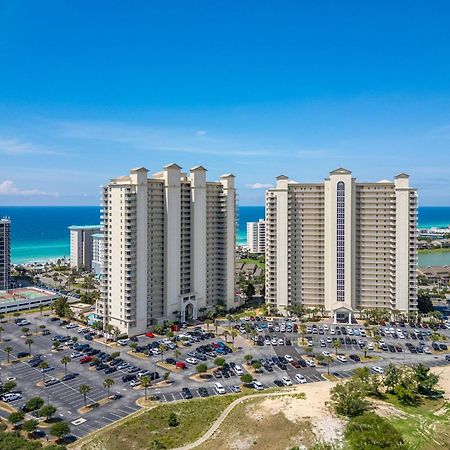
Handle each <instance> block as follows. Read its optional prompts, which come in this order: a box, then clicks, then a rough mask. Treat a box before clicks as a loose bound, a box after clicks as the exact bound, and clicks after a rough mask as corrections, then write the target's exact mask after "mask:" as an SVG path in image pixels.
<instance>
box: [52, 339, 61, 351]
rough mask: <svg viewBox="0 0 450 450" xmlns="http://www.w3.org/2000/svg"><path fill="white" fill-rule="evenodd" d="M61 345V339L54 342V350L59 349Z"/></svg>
mask: <svg viewBox="0 0 450 450" xmlns="http://www.w3.org/2000/svg"><path fill="white" fill-rule="evenodd" d="M59 347H61V342H59V341H55V342H53V348H54V350H58V349H59Z"/></svg>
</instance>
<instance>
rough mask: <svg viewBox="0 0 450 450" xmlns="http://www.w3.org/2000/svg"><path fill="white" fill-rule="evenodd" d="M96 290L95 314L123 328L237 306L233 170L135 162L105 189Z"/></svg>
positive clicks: (127, 330) (130, 331) (138, 328)
mask: <svg viewBox="0 0 450 450" xmlns="http://www.w3.org/2000/svg"><path fill="white" fill-rule="evenodd" d="M102 218H103V233H104V252H103V258H104V259H103V270H102V282H101V286H102V295H101V300H100V301H99V302H98V304H97V313H98V314H99V315H101V316H103V318H104V322H105V323H109V324H111V325H113V326H117V327H118V328H119V329H120V330H121V331H122V332H125V333H128V334H129V335H135V334H140V333H143V332H145V331H146V330H148V328H149V326H151V325H154V324H156V323H160V322H163V321H164V320H171V321H176V320H181V321H185V320H188V319H196V318H197V317H198V315H199V314H200V313H206V312H207V311H213V310H214V309H215V308H216V307H217V306H218V305H221V306H223V307H224V308H225V309H229V308H232V307H234V306H236V305H235V301H236V300H235V279H234V264H235V234H236V228H235V220H236V190H235V185H234V176H233V175H231V174H228V175H223V176H221V177H220V181H216V182H210V181H206V169H204V168H203V167H201V166H196V167H194V168H192V169H191V170H190V173H189V174H187V173H183V172H182V171H181V167H180V166H178V165H177V164H169V165H167V166H165V167H164V168H163V170H162V171H161V172H158V173H155V174H153V175H152V176H151V177H150V178H149V177H148V170H147V169H145V168H138V169H133V170H131V172H130V174H129V175H127V176H123V177H120V178H116V179H112V180H111V182H110V183H109V184H108V185H106V186H105V187H104V188H103V212H102Z"/></svg>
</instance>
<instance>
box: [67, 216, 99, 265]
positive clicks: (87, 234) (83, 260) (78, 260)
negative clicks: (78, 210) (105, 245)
mask: <svg viewBox="0 0 450 450" xmlns="http://www.w3.org/2000/svg"><path fill="white" fill-rule="evenodd" d="M100 229H101V225H72V226H70V227H69V230H70V266H71V267H74V268H76V269H81V270H87V271H89V270H91V269H92V255H93V249H92V236H93V235H94V234H95V233H98V232H99V231H100Z"/></svg>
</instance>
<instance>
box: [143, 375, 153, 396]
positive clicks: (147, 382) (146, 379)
mask: <svg viewBox="0 0 450 450" xmlns="http://www.w3.org/2000/svg"><path fill="white" fill-rule="evenodd" d="M140 381H141V386H142V387H143V388H144V397H145V400H147V388H148V387H150V386H151V385H152V381H151V380H150V377H148V376H143V377H141V380H140Z"/></svg>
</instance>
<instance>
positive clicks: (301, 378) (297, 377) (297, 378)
mask: <svg viewBox="0 0 450 450" xmlns="http://www.w3.org/2000/svg"><path fill="white" fill-rule="evenodd" d="M294 378H295V381H297V383H300V384H304V383H306V378H305V377H304V376H303V375H302V374H300V373H298V374H297V375H295V377H294Z"/></svg>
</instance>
